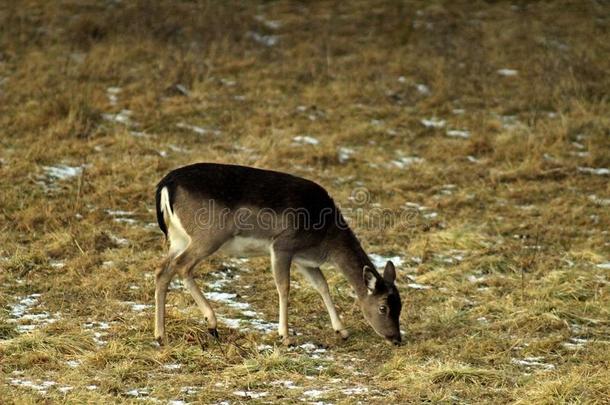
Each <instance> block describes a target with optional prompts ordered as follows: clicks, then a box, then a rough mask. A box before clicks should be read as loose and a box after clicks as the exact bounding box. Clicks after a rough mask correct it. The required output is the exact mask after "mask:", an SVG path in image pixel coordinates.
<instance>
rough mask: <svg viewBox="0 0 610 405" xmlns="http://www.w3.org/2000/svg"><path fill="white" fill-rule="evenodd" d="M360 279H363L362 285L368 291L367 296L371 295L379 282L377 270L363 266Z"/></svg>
mask: <svg viewBox="0 0 610 405" xmlns="http://www.w3.org/2000/svg"><path fill="white" fill-rule="evenodd" d="M362 277H363V278H364V284H365V285H366V288H367V289H368V290H369V294H372V293H373V291H375V287H376V286H377V283H378V282H379V278H380V276H379V273H377V270H375V269H373V268H370V267H369V266H364V268H363V269H362Z"/></svg>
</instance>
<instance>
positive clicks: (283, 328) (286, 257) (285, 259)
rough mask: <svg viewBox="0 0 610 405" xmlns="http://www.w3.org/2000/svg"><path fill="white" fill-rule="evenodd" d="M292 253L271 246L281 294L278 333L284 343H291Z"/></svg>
mask: <svg viewBox="0 0 610 405" xmlns="http://www.w3.org/2000/svg"><path fill="white" fill-rule="evenodd" d="M291 261H292V257H291V255H290V254H288V253H286V252H282V251H276V250H275V249H273V247H271V268H272V269H273V279H274V280H275V287H276V288H277V292H278V295H279V302H280V317H279V318H280V319H279V325H278V334H279V335H280V337H282V338H283V341H284V344H285V345H289V344H290V343H291V342H290V338H289V337H288V293H289V292H290V263H291Z"/></svg>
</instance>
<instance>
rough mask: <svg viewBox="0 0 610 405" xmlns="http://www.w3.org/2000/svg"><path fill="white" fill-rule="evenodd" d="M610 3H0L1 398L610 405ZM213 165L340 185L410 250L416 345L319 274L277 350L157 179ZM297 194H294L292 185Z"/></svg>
mask: <svg viewBox="0 0 610 405" xmlns="http://www.w3.org/2000/svg"><path fill="white" fill-rule="evenodd" d="M609 16H610V5H609V4H608V2H605V1H554V2H533V1H532V2H528V1H524V0H523V1H521V0H515V1H513V2H504V1H489V2H484V1H472V2H461V1H448V0H447V1H440V0H439V1H405V2H389V1H388V2H382V1H368V2H365V1H350V2H298V1H294V2H284V1H277V2H276V1H256V2H255V1H247V2H194V1H181V2H176V1H144V0H137V1H136V0H134V1H111V0H107V1H87V0H70V1H63V2H49V1H43V0H25V1H21V2H4V3H3V4H2V5H0V134H1V137H0V144H1V145H2V147H1V149H0V177H1V179H2V180H1V182H0V188H1V189H0V218H1V221H0V223H1V227H2V232H1V234H0V398H2V400H1V401H0V402H2V403H38V402H45V403H49V402H50V403H56V402H68V403H83V402H87V403H120V402H138V403H139V402H145V403H148V402H150V403H157V402H160V403H174V404H177V403H186V402H188V403H210V404H211V403H224V404H228V403H231V404H237V403H245V402H251V403H264V402H276V401H279V400H282V401H286V402H293V403H318V404H322V403H326V404H330V403H333V404H334V403H337V404H340V403H353V402H357V401H360V402H362V403H369V402H370V403H421V402H434V403H436V402H444V403H494V404H495V403H507V402H511V403H562V402H564V403H568V402H569V403H578V402H583V403H608V402H609V401H610V389H609V387H610V375H609V371H608V369H609V366H610V347H609V344H610V321H609V319H610V317H609V312H610V311H609V308H610V302H609V301H610V300H609V294H608V292H609V282H610V281H609V273H608V272H609V271H610V237H609V234H608V229H610V218H609V206H610V186H609V182H608V180H609V179H610V171H609V168H610V136H609V135H610V104H609V98H608V91H609V89H610V74H609V72H610V57H609V56H610V35H609V29H610V19H609ZM198 161H213V162H227V163H239V164H247V165H254V166H258V167H264V168H271V169H275V170H282V171H287V172H290V173H293V174H296V175H301V176H304V177H307V178H310V179H313V180H315V181H317V182H319V183H320V184H322V185H323V186H324V187H325V188H326V189H328V190H329V192H330V193H331V195H332V196H333V197H334V198H335V200H336V201H337V203H338V204H339V205H340V206H341V207H342V209H343V211H344V212H345V213H346V216H347V217H348V219H349V221H350V223H351V224H352V226H353V228H354V231H355V232H356V234H357V235H358V237H359V238H360V239H361V241H362V243H363V246H364V247H365V249H366V250H367V251H368V252H369V253H370V254H371V255H374V256H373V258H374V259H375V261H377V262H380V263H382V262H383V261H384V260H385V258H393V260H394V262H395V264H396V265H397V268H398V281H397V282H398V286H399V289H400V292H401V294H402V298H403V304H404V308H403V312H402V317H401V328H402V330H403V333H404V344H403V345H402V346H401V347H392V346H390V345H387V344H386V343H384V342H383V341H382V339H380V338H379V337H377V336H376V335H375V334H374V333H373V331H372V330H371V328H370V327H369V326H368V325H367V324H366V323H365V321H364V320H363V318H362V316H361V313H360V310H359V308H358V305H357V304H356V303H355V301H354V297H353V294H352V291H351V288H350V286H349V285H348V284H347V283H346V281H345V279H344V278H343V277H342V276H341V274H339V273H338V272H335V271H334V270H333V269H332V268H325V269H324V271H325V273H326V275H327V277H328V279H329V283H330V285H331V290H332V292H331V293H332V295H333V297H334V299H335V301H336V303H337V305H338V307H339V308H340V313H341V316H342V318H343V320H344V322H345V324H346V325H347V326H348V327H349V330H350V332H351V337H350V338H349V339H348V340H347V341H341V339H338V338H337V337H336V336H335V335H334V333H333V332H332V330H331V328H330V322H329V319H328V315H327V314H326V311H325V310H324V307H323V304H322V300H321V299H320V298H319V297H318V295H317V294H316V293H315V292H314V291H313V290H312V289H311V288H309V287H308V286H307V285H306V283H305V281H304V280H303V279H302V278H300V277H299V276H298V275H295V276H294V281H293V288H292V291H291V297H290V299H291V304H290V315H289V316H290V317H289V321H290V327H291V329H292V330H293V331H294V333H296V336H295V340H296V345H297V346H296V347H294V348H286V347H283V346H282V345H281V344H279V342H278V339H277V336H276V335H275V331H274V329H275V323H276V322H277V311H278V309H277V296H276V291H275V287H274V285H273V281H272V277H271V275H270V270H269V263H268V260H265V259H249V260H242V259H238V258H226V257H221V256H214V257H212V258H211V259H210V260H209V261H206V262H205V263H203V264H202V265H201V267H200V268H199V270H198V272H197V281H198V283H199V284H200V285H201V286H202V287H203V288H204V291H205V292H206V294H207V295H208V297H210V298H211V299H212V300H213V304H214V307H215V308H216V311H217V313H218V314H219V316H220V317H221V322H220V327H219V332H220V340H219V341H216V340H214V339H213V338H212V337H211V336H209V335H208V334H207V327H206V324H205V322H204V321H203V319H202V316H201V315H200V314H199V312H198V310H197V308H196V307H195V304H194V302H193V300H192V299H191V297H190V296H189V295H188V293H187V292H186V291H185V290H184V288H183V287H182V286H181V284H180V282H179V280H176V281H174V283H173V284H172V289H171V290H170V293H169V305H168V322H167V331H168V344H167V345H166V346H163V347H159V346H158V345H156V344H155V342H154V339H153V307H152V304H153V297H154V272H155V270H156V269H157V268H158V267H159V266H160V264H161V261H162V260H163V257H164V254H165V252H166V248H167V247H166V245H165V240H164V237H163V234H162V233H161V231H160V230H159V229H158V227H157V225H156V223H155V213H154V188H155V185H156V183H157V181H158V180H159V179H160V178H161V177H162V176H163V175H164V174H165V173H167V172H168V171H169V170H170V169H172V168H175V167H178V166H181V165H184V164H188V163H193V162H198ZM277 192H281V190H277Z"/></svg>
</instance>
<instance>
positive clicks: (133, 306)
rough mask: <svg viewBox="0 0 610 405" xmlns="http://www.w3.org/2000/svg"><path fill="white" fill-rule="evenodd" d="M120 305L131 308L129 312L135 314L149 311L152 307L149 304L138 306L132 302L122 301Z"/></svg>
mask: <svg viewBox="0 0 610 405" xmlns="http://www.w3.org/2000/svg"><path fill="white" fill-rule="evenodd" d="M122 303H123V304H125V305H129V306H131V310H132V311H135V312H141V311H144V310H146V309H149V308H152V307H153V306H152V305H150V304H138V303H135V302H133V301H124V302H122Z"/></svg>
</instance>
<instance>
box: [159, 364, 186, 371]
mask: <svg viewBox="0 0 610 405" xmlns="http://www.w3.org/2000/svg"><path fill="white" fill-rule="evenodd" d="M163 368H164V369H166V370H180V369H181V368H182V364H180V363H169V364H164V365H163Z"/></svg>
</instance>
